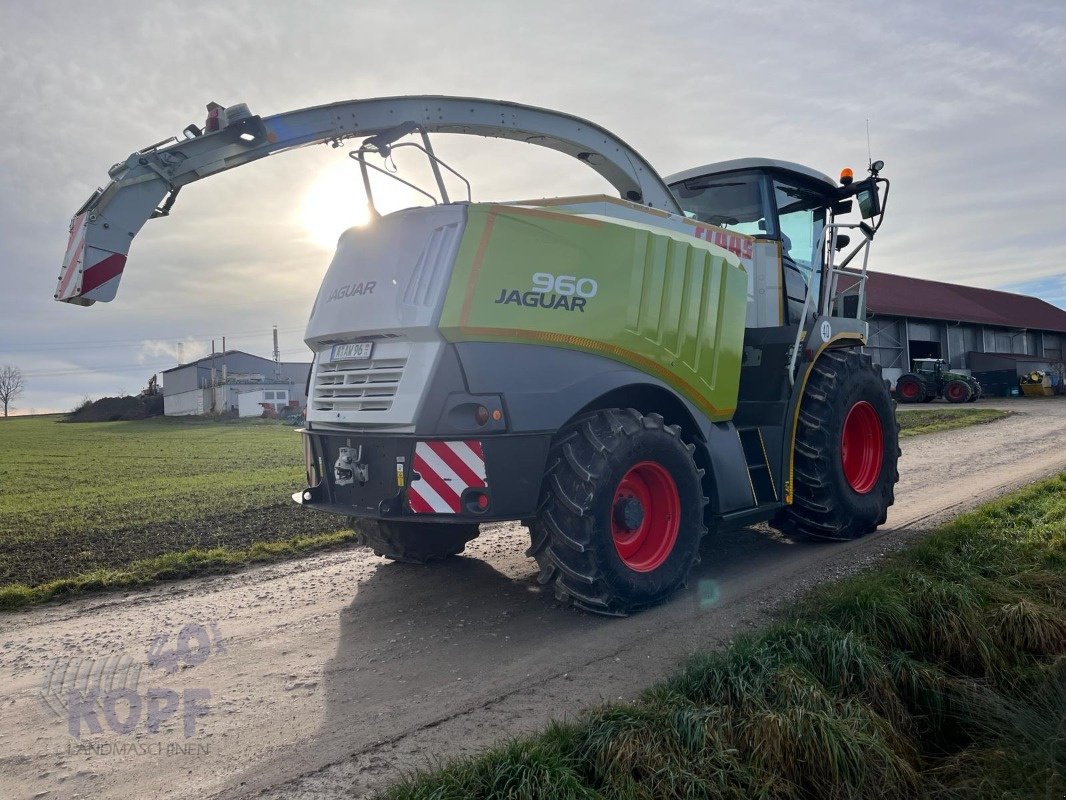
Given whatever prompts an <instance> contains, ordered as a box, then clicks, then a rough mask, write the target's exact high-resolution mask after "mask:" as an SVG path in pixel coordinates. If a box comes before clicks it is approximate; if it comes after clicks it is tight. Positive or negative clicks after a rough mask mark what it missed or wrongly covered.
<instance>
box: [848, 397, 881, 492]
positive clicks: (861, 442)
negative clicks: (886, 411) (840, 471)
mask: <svg viewBox="0 0 1066 800" xmlns="http://www.w3.org/2000/svg"><path fill="white" fill-rule="evenodd" d="M884 449H885V437H884V433H883V431H882V430H881V418H880V417H879V416H877V411H876V410H875V409H874V407H873V406H872V405H870V404H869V403H868V402H866V401H865V400H860V401H859V402H857V403H856V404H855V405H853V406H852V407H851V410H850V411H849V412H848V416H847V417H846V418H845V419H844V433H843V435H842V436H841V438H840V460H841V461H842V462H843V464H844V477H845V478H846V479H847V481H848V485H849V486H851V488H852V489H853V490H854V491H855V492H857V493H858V494H866V493H867V492H869V491H870V490H871V489H873V488H874V484H876V483H877V478H878V477H879V476H880V474H881V463H882V462H883V461H884V458H885V453H884Z"/></svg>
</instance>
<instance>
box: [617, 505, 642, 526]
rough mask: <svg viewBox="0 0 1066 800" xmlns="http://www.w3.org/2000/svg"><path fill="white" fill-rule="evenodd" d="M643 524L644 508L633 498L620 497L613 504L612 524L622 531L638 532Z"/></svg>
mask: <svg viewBox="0 0 1066 800" xmlns="http://www.w3.org/2000/svg"><path fill="white" fill-rule="evenodd" d="M643 523H644V506H642V505H641V504H640V501H639V500H638V499H637V498H635V497H622V498H619V499H617V500H615V503H614V524H615V526H616V527H618V528H620V529H621V530H624V531H635V530H639V529H640V526H641V525H642V524H643Z"/></svg>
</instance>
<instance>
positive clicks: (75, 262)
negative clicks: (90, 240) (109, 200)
mask: <svg viewBox="0 0 1066 800" xmlns="http://www.w3.org/2000/svg"><path fill="white" fill-rule="evenodd" d="M86 230H87V226H86V223H85V213H82V214H80V215H79V216H77V217H75V218H74V219H73V221H72V222H71V223H70V238H69V239H68V240H67V252H66V254H65V255H64V256H63V272H62V274H61V275H60V277H59V287H58V288H57V289H56V297H58V298H59V299H60V300H66V299H67V298H70V297H75V296H78V295H87V294H89V293H90V292H93V291H94V290H96V289H99V288H100V287H101V286H103V285H104V284H105V283H107V282H108V281H110V280H112V279H113V278H116V277H118V276H119V275H121V274H122V270H123V269H124V268H125V266H126V256H124V255H122V254H121V253H109V252H108V251H107V250H100V249H99V248H96V247H86V246H85V234H86ZM115 288H117V284H116V286H115V287H112V290H111V291H110V292H103V293H100V296H99V297H93V298H91V299H100V300H104V299H110V298H111V297H114V294H115V292H114V289H115ZM105 295H106V296H105Z"/></svg>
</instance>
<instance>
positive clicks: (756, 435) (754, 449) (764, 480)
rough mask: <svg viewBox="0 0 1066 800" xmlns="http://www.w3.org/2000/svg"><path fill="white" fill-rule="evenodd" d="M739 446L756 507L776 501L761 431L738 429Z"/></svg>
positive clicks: (772, 478) (775, 489)
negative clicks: (742, 452)
mask: <svg viewBox="0 0 1066 800" xmlns="http://www.w3.org/2000/svg"><path fill="white" fill-rule="evenodd" d="M737 434H738V435H739V436H740V444H741V446H742V447H743V448H744V460H745V461H746V462H747V464H746V465H747V468H748V478H749V480H750V481H751V492H752V494H753V495H754V497H755V504H756V505H758V506H761V505H763V504H764V503H773V502H776V501H777V499H778V498H777V486H775V485H774V476H773V474H772V472H771V470H770V459H769V457H768V456H767V453H766V443H765V442H764V441H763V438H762V431H760V430H759V429H758V428H738V429H737Z"/></svg>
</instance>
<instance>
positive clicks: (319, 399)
mask: <svg viewBox="0 0 1066 800" xmlns="http://www.w3.org/2000/svg"><path fill="white" fill-rule="evenodd" d="M327 357H328V356H327ZM406 364H407V359H406V358H405V357H398V358H372V359H368V360H367V361H322V362H320V363H319V364H318V367H317V369H316V370H315V385H314V387H312V390H311V395H312V396H311V404H312V407H313V408H314V410H315V411H388V410H389V409H391V408H392V400H393V398H394V397H395V396H396V390H397V388H398V387H399V385H400V378H401V377H403V368H404V366H406Z"/></svg>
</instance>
